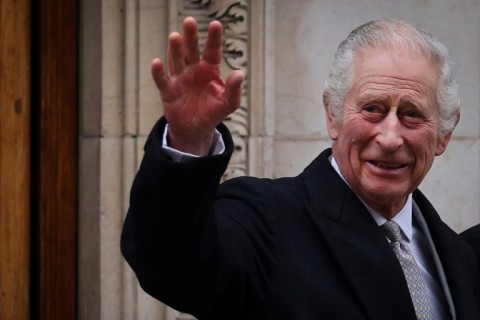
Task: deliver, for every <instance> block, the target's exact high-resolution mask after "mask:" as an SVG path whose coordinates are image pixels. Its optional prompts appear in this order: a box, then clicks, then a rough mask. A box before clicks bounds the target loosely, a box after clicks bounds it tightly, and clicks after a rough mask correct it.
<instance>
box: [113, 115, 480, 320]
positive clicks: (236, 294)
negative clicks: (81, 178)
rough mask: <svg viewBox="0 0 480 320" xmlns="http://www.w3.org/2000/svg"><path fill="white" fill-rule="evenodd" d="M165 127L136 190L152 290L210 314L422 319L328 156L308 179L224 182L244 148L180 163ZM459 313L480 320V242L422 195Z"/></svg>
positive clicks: (129, 247)
mask: <svg viewBox="0 0 480 320" xmlns="http://www.w3.org/2000/svg"><path fill="white" fill-rule="evenodd" d="M164 125H165V121H164V120H163V119H162V120H161V121H160V122H159V123H157V125H156V127H155V128H154V129H153V131H152V133H151V135H150V137H149V139H148V141H147V143H146V146H145V155H144V158H143V160H142V164H141V167H140V169H139V171H138V173H137V176H136V178H135V181H134V183H133V186H132V191H131V200H130V208H129V211H128V214H127V217H126V220H125V224H124V229H123V233H122V252H123V254H124V256H125V258H126V260H127V261H128V262H129V264H130V265H131V267H132V268H133V270H134V271H135V273H136V275H137V277H138V280H139V282H140V284H141V286H142V288H143V289H144V290H145V291H146V292H148V293H149V294H151V295H152V296H154V297H155V298H157V299H159V300H161V301H163V302H164V303H166V304H168V305H170V306H172V307H173V308H176V309H178V310H181V311H184V312H188V313H191V314H193V315H195V316H196V317H197V318H199V319H228V320H232V319H242V320H245V319H258V320H260V319H261V320H266V319H275V320H281V319H288V320H292V319H299V320H313V319H315V320H318V319H336V320H338V319H349V320H351V319H379V320H380V319H381V320H384V319H398V320H400V319H401V320H408V319H412V320H413V319H415V312H414V309H413V305H412V302H411V299H410V295H409V291H408V288H407V284H406V282H405V279H404V276H403V272H402V269H401V267H400V265H399V263H398V261H397V259H396V257H395V254H394V253H393V251H392V249H391V247H390V246H389V244H388V242H387V240H386V238H385V236H384V234H383V233H382V231H381V230H380V228H379V227H378V226H377V225H376V223H375V222H374V220H373V219H372V217H371V216H370V214H369V213H368V211H367V210H366V208H365V207H364V206H363V204H362V203H361V201H360V200H359V199H358V198H357V197H356V195H355V194H354V193H353V192H352V191H351V190H350V188H349V187H348V186H347V185H346V184H345V183H344V181H343V180H342V179H341V178H340V177H339V176H338V174H337V173H336V172H335V170H334V169H333V168H332V166H331V164H330V163H329V161H328V157H329V155H330V154H331V150H330V149H328V150H325V151H324V152H323V153H322V154H320V155H319V157H318V158H317V159H315V160H314V161H313V162H312V163H311V164H310V165H309V166H308V167H307V168H306V169H305V170H304V172H303V173H301V174H300V175H298V176H297V177H289V178H280V179H275V180H271V179H257V178H253V177H242V178H235V179H231V180H228V181H227V182H225V183H222V184H220V185H219V181H220V179H221V176H222V174H223V172H224V171H225V169H226V167H227V165H228V161H229V157H230V155H231V153H232V148H233V142H232V139H231V136H230V135H229V133H228V130H227V129H226V128H225V127H224V126H220V127H219V130H220V132H221V133H222V135H223V138H224V140H225V143H226V147H227V151H226V152H225V153H224V154H222V155H216V156H211V157H202V158H196V159H190V160H187V161H185V162H182V163H175V162H172V161H171V160H170V159H169V158H168V156H166V155H165V154H164V153H163V151H162V148H161V134H162V132H163V129H164ZM413 198H414V201H415V203H416V204H417V206H418V207H419V209H420V211H421V212H422V214H423V217H424V219H425V222H426V224H427V225H428V228H429V230H430V233H431V237H432V239H433V242H434V244H435V247H436V250H437V252H438V256H439V259H440V260H441V262H442V265H443V268H444V271H445V275H446V281H447V282H448V287H449V289H450V292H451V295H452V299H453V303H454V305H455V310H456V316H457V319H462V320H466V319H480V311H479V304H478V301H479V287H478V270H477V266H476V264H475V256H474V253H473V252H472V250H471V249H470V248H469V247H468V246H467V245H466V244H465V243H464V242H463V241H462V240H460V239H459V237H458V235H457V234H456V233H455V232H453V231H452V230H451V229H450V228H449V227H448V226H446V225H445V224H444V223H443V222H442V221H441V219H440V218H439V216H438V214H437V213H436V212H435V210H434V208H433V207H432V206H431V204H430V203H429V202H428V201H427V199H426V198H425V197H424V196H423V195H422V194H421V193H420V191H418V190H417V191H415V192H414V195H413Z"/></svg>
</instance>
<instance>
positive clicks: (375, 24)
mask: <svg viewBox="0 0 480 320" xmlns="http://www.w3.org/2000/svg"><path fill="white" fill-rule="evenodd" d="M398 47H407V48H408V49H410V50H411V51H412V52H420V53H422V54H423V55H425V57H427V58H428V59H430V60H431V61H432V62H433V63H435V64H436V65H437V66H438V68H439V70H438V71H439V81H438V89H437V100H438V105H439V116H440V123H439V134H440V135H441V136H445V135H447V134H449V133H451V132H452V131H453V129H454V128H455V126H456V125H457V123H458V120H459V117H460V99H459V97H458V87H457V83H456V80H455V76H454V73H453V68H452V63H451V62H450V60H449V55H448V50H447V48H446V47H445V45H443V44H442V43H440V41H438V40H437V39H436V38H435V37H434V36H433V35H432V34H430V33H428V32H426V31H425V30H422V29H419V28H416V27H414V26H412V25H411V24H409V23H407V22H404V21H401V20H397V19H382V20H373V21H370V22H367V23H366V24H364V25H361V26H360V27H358V28H356V29H355V30H353V31H352V32H351V33H350V34H349V35H348V37H347V38H346V39H345V40H344V41H343V42H342V43H341V44H340V46H339V47H338V49H337V52H336V54H335V59H334V63H333V66H332V68H331V70H330V74H329V76H328V79H327V81H326V83H325V95H324V99H325V100H326V101H325V102H326V103H327V104H328V108H329V109H328V110H329V111H328V112H329V113H330V115H331V116H332V118H333V120H334V121H335V122H337V123H340V122H341V121H342V112H343V102H344V99H345V97H346V95H347V93H348V91H349V90H350V88H351V86H352V82H353V65H354V59H355V53H356V52H361V51H367V50H372V49H391V48H398Z"/></svg>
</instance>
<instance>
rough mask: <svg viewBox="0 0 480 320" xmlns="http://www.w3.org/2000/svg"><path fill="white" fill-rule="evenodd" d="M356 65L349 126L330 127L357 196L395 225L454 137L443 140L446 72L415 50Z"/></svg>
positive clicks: (384, 53) (371, 56)
mask: <svg viewBox="0 0 480 320" xmlns="http://www.w3.org/2000/svg"><path fill="white" fill-rule="evenodd" d="M355 61H356V63H355V66H354V73H353V86H352V88H351V89H350V91H349V92H348V94H347V96H346V98H345V101H344V106H343V120H342V122H341V123H336V122H334V121H333V119H331V118H330V117H328V120H327V123H328V130H329V134H330V137H331V138H332V139H333V140H334V145H333V154H334V156H335V159H336V161H337V163H338V165H339V167H340V170H341V172H342V174H343V176H344V177H345V179H346V181H347V182H348V184H349V185H350V187H351V188H352V189H353V190H354V191H355V192H356V193H357V195H359V196H360V197H361V198H362V199H363V200H364V201H365V202H366V203H367V204H369V205H370V206H372V207H373V208H374V209H376V210H377V211H379V212H380V213H382V214H383V215H384V216H386V217H387V218H388V217H390V218H391V217H393V216H394V215H395V214H396V213H397V212H398V211H399V210H400V209H401V208H402V207H403V206H404V204H405V201H406V198H407V196H408V194H410V193H411V192H412V191H413V190H415V188H416V187H417V186H418V185H419V184H420V182H421V181H422V180H423V178H424V177H425V175H426V174H427V172H428V170H429V169H430V167H431V166H432V163H433V159H434V157H435V155H440V154H441V153H442V152H443V151H444V150H445V148H446V146H447V143H448V140H449V138H450V135H447V136H445V137H439V135H438V126H439V115H438V103H437V98H436V92H437V82H438V71H437V69H438V68H437V67H436V66H435V65H433V64H432V63H431V62H430V61H429V60H427V59H425V58H424V57H423V56H421V55H419V54H412V53H410V52H409V51H407V50H373V51H369V52H367V53H363V54H358V55H357V56H356V60H355Z"/></svg>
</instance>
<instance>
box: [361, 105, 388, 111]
mask: <svg viewBox="0 0 480 320" xmlns="http://www.w3.org/2000/svg"><path fill="white" fill-rule="evenodd" d="M382 110H383V108H382V107H381V106H380V105H376V104H369V105H366V106H364V107H363V109H362V111H364V112H366V113H381V112H382Z"/></svg>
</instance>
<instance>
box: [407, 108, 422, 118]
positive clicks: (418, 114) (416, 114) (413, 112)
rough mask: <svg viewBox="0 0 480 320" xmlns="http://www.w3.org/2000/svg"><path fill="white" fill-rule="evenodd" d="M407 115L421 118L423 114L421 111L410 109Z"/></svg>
mask: <svg viewBox="0 0 480 320" xmlns="http://www.w3.org/2000/svg"><path fill="white" fill-rule="evenodd" d="M404 115H405V117H409V118H420V117H421V114H420V112H418V111H416V110H408V111H406V112H405V114H404Z"/></svg>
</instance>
